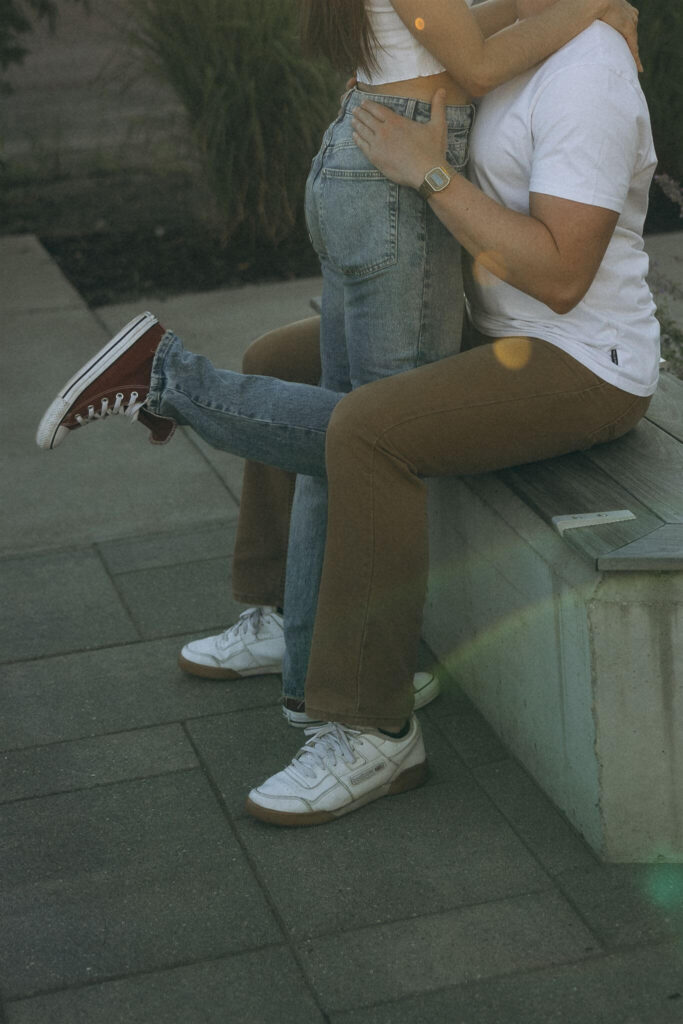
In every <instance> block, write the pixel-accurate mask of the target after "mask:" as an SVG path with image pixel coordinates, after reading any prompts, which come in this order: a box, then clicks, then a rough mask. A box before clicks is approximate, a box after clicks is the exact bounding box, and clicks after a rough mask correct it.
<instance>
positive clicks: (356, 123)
mask: <svg viewBox="0 0 683 1024" xmlns="http://www.w3.org/2000/svg"><path fill="white" fill-rule="evenodd" d="M353 127H354V132H353V138H354V141H355V143H356V145H357V146H358V148H359V149H360V150H361V151H362V152H363V153H364V154H365V155H366V157H367V158H368V160H369V161H370V162H371V163H373V164H374V165H375V167H377V169H378V170H380V171H381V172H382V174H385V175H386V176H387V178H391V180H392V181H395V182H396V183H397V184H398V185H409V186H411V187H412V188H419V187H420V185H421V184H422V182H423V181H424V176H425V174H426V173H427V171H429V170H431V168H432V167H437V166H438V165H439V164H442V163H443V162H444V160H445V159H446V150H447V148H448V128H447V125H446V92H445V90H444V89H439V90H438V91H437V92H436V93H435V94H434V96H433V97H432V115H431V119H430V121H429V122H428V123H427V124H418V123H417V121H411V120H409V119H408V118H407V117H401V115H400V114H396V113H394V111H393V110H390V109H389V108H388V107H385V106H383V105H382V104H381V103H373V101H372V100H364V101H363V103H361V105H360V106H359V107H356V109H355V110H354V111H353Z"/></svg>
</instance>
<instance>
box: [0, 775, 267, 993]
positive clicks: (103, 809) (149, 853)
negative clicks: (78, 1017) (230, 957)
mask: <svg viewBox="0 0 683 1024" xmlns="http://www.w3.org/2000/svg"><path fill="white" fill-rule="evenodd" d="M0 836H1V837H2V838H1V839H0V877H1V878H2V880H3V888H4V892H5V895H4V898H3V918H4V923H3V925H2V927H0V988H1V989H2V991H3V993H4V995H5V996H6V997H7V998H9V999H13V998H17V997H20V996H26V995H36V994H38V993H39V992H40V991H41V990H42V991H45V990H50V989H58V988H63V987H68V986H73V985H83V984H85V983H87V982H93V981H97V980H98V979H100V980H103V979H106V978H109V977H117V976H121V975H125V974H127V973H138V972H146V971H151V970H156V969H159V968H160V967H172V966H176V965H178V964H183V963H189V962H192V961H198V960H208V959H213V958H216V957H221V956H225V955H226V954H227V953H230V952H236V951H239V950H245V951H246V950H249V949H254V948H256V947H258V946H265V945H269V944H273V943H278V942H281V940H282V936H281V933H280V929H279V928H278V926H277V924H276V922H275V920H274V918H273V916H272V913H271V912H270V910H269V908H268V905H267V903H266V900H265V897H264V894H263V892H262V891H261V889H260V888H259V886H258V884H257V882H256V881H255V879H254V877H253V875H252V874H251V872H250V870H249V868H248V865H247V862H246V860H245V858H244V854H243V853H242V851H241V849H240V847H239V845H238V844H237V842H236V840H235V838H234V836H233V835H232V833H231V832H230V830H229V828H228V825H227V823H226V821H225V817H224V816H223V813H222V811H221V810H220V807H219V806H218V804H217V803H216V801H215V799H214V796H213V794H212V792H211V790H210V788H209V786H208V785H207V783H206V780H205V779H204V778H203V776H202V775H201V773H199V772H196V771H189V772H188V771H185V772H180V773H178V772H176V773H173V774H171V775H166V776H162V777H158V778H154V779H144V780H141V781H136V782H127V783H119V784H117V785H113V786H103V787H100V788H98V789H90V790H84V791H80V792H76V793H67V794H63V795H60V796H51V797H42V798H39V799H36V800H26V801H21V802H19V803H15V804H9V805H6V806H4V807H3V808H0Z"/></svg>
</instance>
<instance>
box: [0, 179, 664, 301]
mask: <svg viewBox="0 0 683 1024" xmlns="http://www.w3.org/2000/svg"><path fill="white" fill-rule="evenodd" d="M4 184H5V188H4V189H3V191H2V194H0V221H1V222H2V228H1V229H0V230H1V231H2V232H3V233H6V234H15V233H20V232H32V233H33V234H36V235H38V237H39V238H40V240H41V241H42V243H43V244H44V245H45V247H46V249H47V250H48V251H49V252H50V254H51V255H52V256H53V258H54V259H55V260H56V262H57V264H58V265H59V266H60V267H61V269H62V271H63V272H64V274H65V275H66V276H67V277H68V279H69V280H70V281H71V282H72V284H73V285H74V286H75V287H76V288H77V289H78V291H79V292H80V294H81V295H82V296H83V297H84V299H85V300H86V302H88V304H89V305H91V306H103V305H107V304H109V303H115V302H122V301H129V300H133V299H137V298H140V297H142V296H143V295H145V296H161V297H163V296H164V295H170V294H180V293H183V292H197V291H208V290H211V289H214V288H225V287H230V286H237V285H242V284H248V283H254V282H262V281H277V280H288V279H291V278H295V277H309V276H312V275H315V274H317V273H319V266H318V261H317V258H316V256H315V253H314V252H313V249H312V248H311V245H310V242H309V240H308V236H307V232H306V228H305V226H304V224H303V218H302V221H301V222H300V223H299V224H297V225H296V227H295V228H294V229H293V230H292V232H291V233H290V235H289V237H288V238H286V239H285V240H284V241H283V242H281V243H280V244H278V245H273V244H270V243H268V242H266V241H263V240H259V241H254V240H253V239H252V238H250V237H249V236H247V234H246V233H245V232H244V231H239V230H238V231H237V232H236V233H235V234H234V235H233V236H232V238H231V239H230V241H229V243H228V244H223V243H222V242H221V240H220V238H219V237H217V233H216V232H215V231H213V230H212V229H211V226H210V223H209V221H208V218H207V217H206V214H204V216H203V217H202V216H201V215H200V214H199V212H198V211H199V210H201V209H204V210H206V196H201V194H198V191H197V189H198V186H197V182H196V180H195V179H194V178H193V177H192V176H191V175H190V174H188V173H186V172H182V171H180V172H170V173H166V174H164V175H158V174H154V173H150V172H145V171H137V172H127V173H126V174H121V173H120V172H119V173H118V174H106V173H105V174H101V175H97V174H91V175H89V176H87V177H83V178H80V179H78V178H76V179H74V178H72V177H69V176H64V177H62V178H52V179H50V180H46V181H36V180H31V181H26V182H22V181H19V180H15V181H6V182H5V183H4ZM645 227H646V232H649V233H659V232H665V231H671V230H681V229H683V220H682V219H681V217H680V210H679V208H678V206H677V205H676V204H675V203H673V202H672V201H671V200H670V199H668V198H667V196H666V195H664V193H663V192H662V191H661V189H660V188H659V187H658V186H656V185H653V188H652V191H651V195H650V210H649V214H648V219H647V222H646V226H645Z"/></svg>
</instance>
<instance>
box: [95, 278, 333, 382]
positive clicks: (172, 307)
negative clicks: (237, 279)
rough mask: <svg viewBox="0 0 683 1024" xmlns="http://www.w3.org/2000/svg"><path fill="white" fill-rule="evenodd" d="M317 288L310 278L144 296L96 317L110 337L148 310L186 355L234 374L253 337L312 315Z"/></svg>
mask: <svg viewBox="0 0 683 1024" xmlns="http://www.w3.org/2000/svg"><path fill="white" fill-rule="evenodd" d="M321 287H322V282H321V278H319V277H311V278H299V279H297V280H295V281H284V282H283V281H276V282H274V283H272V284H259V285H255V284H250V285H245V286H244V287H241V288H232V289H224V290H219V291H212V292H197V293H194V294H190V295H178V296H169V297H164V298H161V297H159V296H154V295H150V296H143V297H142V298H140V299H139V300H137V301H136V302H124V303H119V304H117V305H111V306H100V307H99V309H98V310H97V317H98V319H99V320H100V321H101V322H102V323H103V324H104V325H105V326H106V327H107V329H108V331H109V332H110V333H111V334H114V333H115V332H116V331H118V330H119V329H120V327H121V326H122V325H123V324H125V323H127V322H128V321H129V320H130V319H131V318H132V317H134V316H135V315H136V313H139V312H141V311H142V310H144V309H149V310H151V312H152V313H154V315H155V316H156V317H158V319H159V321H160V322H161V323H162V324H163V325H164V326H165V327H167V328H169V329H170V330H173V331H175V332H176V334H178V335H179V336H180V337H181V338H182V340H183V343H184V344H185V345H186V346H187V348H189V349H190V350H191V351H193V352H199V353H201V354H202V355H204V356H208V358H209V359H211V360H212V362H213V363H214V364H215V365H216V366H220V367H221V368H222V369H225V370H240V369H241V368H242V355H243V353H244V351H245V350H246V348H247V347H248V346H249V344H250V343H251V342H252V341H254V339H255V338H258V337H259V336H260V335H261V334H265V332H266V331H270V330H273V329H274V328H276V327H281V326H282V325H283V324H288V323H294V322H295V321H296V320H301V319H303V318H305V317H308V316H312V315H313V311H312V310H311V307H310V301H311V299H312V298H313V297H314V296H315V295H319V294H320V289H321Z"/></svg>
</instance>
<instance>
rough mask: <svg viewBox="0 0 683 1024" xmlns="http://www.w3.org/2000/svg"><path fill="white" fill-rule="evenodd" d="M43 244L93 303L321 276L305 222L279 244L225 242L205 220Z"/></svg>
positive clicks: (238, 240) (78, 237)
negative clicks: (213, 231) (204, 222)
mask: <svg viewBox="0 0 683 1024" xmlns="http://www.w3.org/2000/svg"><path fill="white" fill-rule="evenodd" d="M41 241H42V242H43V244H44V245H45V248H46V249H47V250H48V252H49V253H50V255H51V256H52V257H53V258H54V259H55V261H56V262H57V264H58V265H59V266H60V267H61V269H62V271H63V272H64V274H65V275H66V276H67V277H68V278H69V280H70V281H71V282H72V283H73V284H74V285H75V286H76V288H77V289H78V291H79V292H80V294H81V295H82V296H83V298H84V299H85V300H86V302H87V303H88V304H89V305H90V306H104V305H107V304H108V303H112V302H119V301H126V300H129V299H135V298H138V297H139V296H142V295H152V294H154V295H157V296H163V295H174V294H180V293H182V292H200V291H209V290H211V289H213V288H227V287H231V286H237V285H242V284H250V283H254V282H263V281H282V280H289V279H291V278H295V277H312V276H314V275H315V274H319V273H320V266H319V263H318V258H317V256H316V255H315V252H314V251H313V249H312V247H311V243H310V242H309V240H308V235H307V233H306V230H305V228H302V227H301V226H299V227H298V228H297V229H296V230H294V231H293V232H292V233H291V235H290V236H289V237H288V238H286V239H285V240H284V241H283V242H280V244H279V245H273V244H270V243H268V242H260V243H254V242H253V241H252V240H251V239H241V238H240V237H239V234H238V235H236V236H233V238H232V239H231V241H230V243H229V244H227V245H224V244H222V243H221V241H220V240H219V239H217V238H216V237H215V236H213V235H212V234H211V233H210V232H209V231H207V230H206V229H204V228H202V227H201V225H188V226H186V227H172V228H163V229H159V228H156V229H155V228H151V229H150V228H149V227H147V228H140V229H138V230H135V231H128V232H124V233H115V232H107V233H106V234H99V233H98V234H91V235H80V236H77V237H75V238H45V237H42V238H41Z"/></svg>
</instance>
